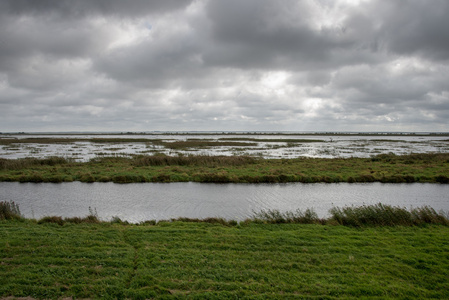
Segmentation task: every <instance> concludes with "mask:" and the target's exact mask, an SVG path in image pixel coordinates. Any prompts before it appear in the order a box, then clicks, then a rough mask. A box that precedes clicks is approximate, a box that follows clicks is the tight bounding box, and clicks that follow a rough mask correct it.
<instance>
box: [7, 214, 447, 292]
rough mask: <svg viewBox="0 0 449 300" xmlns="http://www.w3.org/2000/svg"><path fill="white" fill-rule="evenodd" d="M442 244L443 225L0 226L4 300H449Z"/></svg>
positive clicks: (12, 223)
mask: <svg viewBox="0 0 449 300" xmlns="http://www.w3.org/2000/svg"><path fill="white" fill-rule="evenodd" d="M448 241H449V227H447V226H441V225H429V226H425V227H416V226H415V227H363V228H355V227H347V226H331V225H317V224H312V225H304V224H256V223H250V224H242V225H232V226H229V225H228V226H224V225H221V224H209V223H204V222H203V223H191V222H161V223H158V224H157V225H151V226H150V225H143V226H136V225H123V224H119V223H117V224H111V223H100V224H88V223H86V224H74V223H66V224H64V225H62V226H61V225H58V224H56V223H42V224H38V223H36V222H33V221H2V222H0V297H8V296H15V297H31V298H37V299H61V298H65V297H73V298H85V299H87V298H88V299H100V298H101V299H123V298H128V299H149V298H151V299H179V298H188V297H190V298H193V299H234V298H251V299H253V298H254V299H278V298H287V299H291V298H319V299H337V298H338V299H359V298H367V297H368V298H376V299H430V298H433V299H448V298H449V289H448V288H447V287H448V284H449V279H448V278H449V260H448V255H449V242H448ZM27 299H29V298H27Z"/></svg>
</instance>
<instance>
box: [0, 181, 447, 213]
mask: <svg viewBox="0 0 449 300" xmlns="http://www.w3.org/2000/svg"><path fill="white" fill-rule="evenodd" d="M0 201H15V202H16V203H18V204H19V206H20V210H21V212H22V214H24V215H25V216H26V217H29V218H36V219H38V218H41V217H43V216H49V215H50V216H63V217H73V216H78V217H82V216H86V215H88V214H89V207H91V208H92V209H96V210H97V213H98V215H99V217H100V218H101V219H103V220H110V219H111V218H112V217H113V216H118V217H120V218H121V219H122V220H128V221H130V222H140V221H145V220H162V219H170V218H177V217H189V218H207V217H222V218H226V219H234V220H243V219H245V218H247V217H251V216H252V215H253V214H254V212H258V211H261V210H267V209H278V210H280V211H294V210H296V209H302V210H304V209H306V208H313V209H314V210H315V211H316V212H317V213H318V215H319V216H320V217H326V216H327V215H328V210H329V209H330V208H332V207H333V206H339V207H343V206H346V205H362V204H375V203H379V202H381V203H383V204H390V205H395V206H401V207H407V208H410V207H419V206H423V205H429V206H431V207H433V208H434V209H436V210H445V211H449V185H443V184H419V183H413V184H382V183H369V184H354V183H352V184H348V183H338V184H326V183H316V184H301V183H289V184H257V185H255V184H204V183H192V182H188V183H169V184H167V183H165V184H164V183H131V184H115V183H81V182H70V183H17V182H0Z"/></svg>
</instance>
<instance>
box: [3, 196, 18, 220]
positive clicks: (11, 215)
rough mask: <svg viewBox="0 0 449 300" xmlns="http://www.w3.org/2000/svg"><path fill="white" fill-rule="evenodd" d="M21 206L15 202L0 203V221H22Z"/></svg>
mask: <svg viewBox="0 0 449 300" xmlns="http://www.w3.org/2000/svg"><path fill="white" fill-rule="evenodd" d="M21 218H22V216H21V214H20V209H19V205H18V204H16V203H14V201H9V202H8V201H1V202H0V220H17V219H21Z"/></svg>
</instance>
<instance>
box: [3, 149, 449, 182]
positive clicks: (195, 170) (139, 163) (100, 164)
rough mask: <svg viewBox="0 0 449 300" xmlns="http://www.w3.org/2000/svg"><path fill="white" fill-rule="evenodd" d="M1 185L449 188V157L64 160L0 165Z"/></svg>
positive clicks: (9, 161) (25, 160) (8, 161)
mask: <svg viewBox="0 0 449 300" xmlns="http://www.w3.org/2000/svg"><path fill="white" fill-rule="evenodd" d="M0 181H19V182H71V181H81V182H117V183H131V182H185V181H193V182H216V183H226V182H231V183H276V182H304V183H312V182H328V183H331V182H389V183H403V182H407V183H411V182H431V183H437V182H439V183H449V153H430V154H429V153H426V154H410V155H394V154H381V155H378V156H373V157H371V158H332V159H326V158H306V157H301V158H296V159H263V158H256V157H248V156H182V155H180V156H166V155H151V156H150V155H147V156H143V155H137V156H132V157H102V158H95V159H92V160H90V161H88V162H74V161H71V160H69V159H65V158H62V157H49V158H43V159H38V158H23V159H0Z"/></svg>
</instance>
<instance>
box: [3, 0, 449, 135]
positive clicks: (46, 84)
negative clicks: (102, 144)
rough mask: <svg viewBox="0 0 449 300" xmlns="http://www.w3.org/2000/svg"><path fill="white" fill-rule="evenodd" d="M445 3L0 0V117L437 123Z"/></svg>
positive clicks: (219, 124)
mask: <svg viewBox="0 0 449 300" xmlns="http://www.w3.org/2000/svg"><path fill="white" fill-rule="evenodd" d="M448 14H449V2H447V1H443V0H435V1H431V2H429V1H418V0H413V1H412V0H410V1H363V0H361V1H349V0H348V1H346V0H341V1H325V0H323V1H293V0H283V1H275V0H247V1H237V0H228V1H220V0H198V1H167V0H163V1H162V0H161V1H144V0H141V1H140V0H137V1H119V0H113V1H108V0H91V1H87V0H85V1H81V0H70V1H69V0H59V1H56V0H54V1H47V0H43V1H31V0H29V1H23V0H14V1H13V0H11V1H1V2H0V108H1V112H0V116H1V122H0V131H8V130H9V131H14V130H17V131H19V130H38V128H40V130H53V128H58V129H59V130H63V129H65V130H72V129H73V130H75V129H76V130H82V129H83V128H84V130H122V129H125V130H183V129H184V130H202V129H210V130H226V129H228V130H358V129H361V130H362V129H365V130H398V129H399V130H410V131H413V130H415V131H419V130H427V131H432V130H446V131H449V128H448V125H447V116H448V112H449V107H448V106H449V86H448V84H447V78H448V77H449V31H448V30H447V28H449V21H448V20H449V18H447V17H446V16H447V15H448ZM83 124H84V125H83ZM61 126H62V127H64V128H61Z"/></svg>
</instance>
